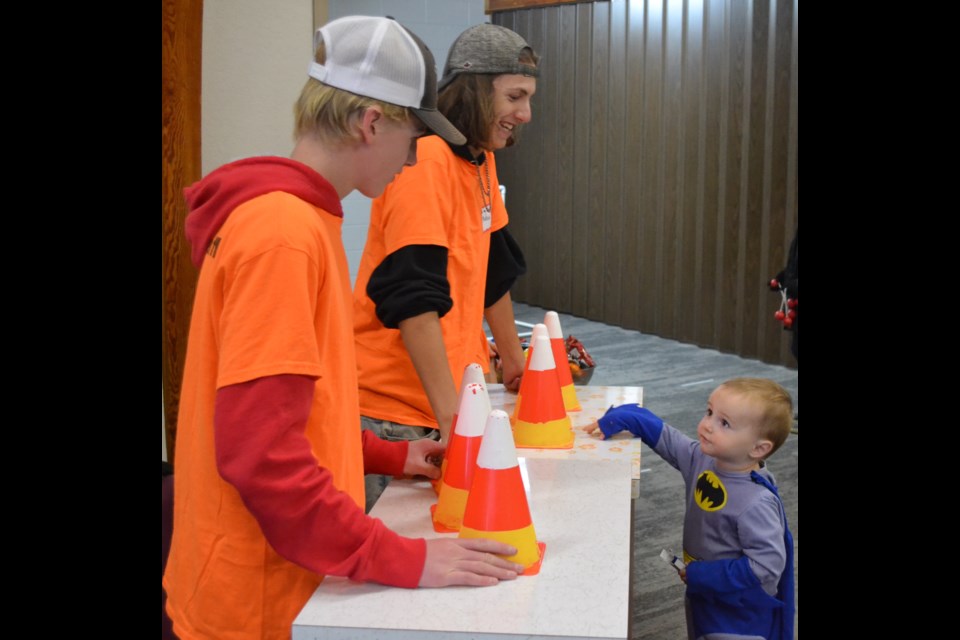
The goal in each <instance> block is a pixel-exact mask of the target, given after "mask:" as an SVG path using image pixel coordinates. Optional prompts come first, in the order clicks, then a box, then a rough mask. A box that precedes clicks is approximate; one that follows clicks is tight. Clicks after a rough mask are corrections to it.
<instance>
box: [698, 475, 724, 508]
mask: <svg viewBox="0 0 960 640" xmlns="http://www.w3.org/2000/svg"><path fill="white" fill-rule="evenodd" d="M693 499H694V500H696V501H697V506H698V507H700V508H701V509H703V510H704V511H719V510H720V509H723V507H724V506H725V505H726V504H727V488H726V487H725V486H723V483H722V482H720V478H718V477H717V474H715V473H714V472H713V471H704V472H703V473H701V474H700V475H699V477H697V487H696V489H695V490H694V492H693Z"/></svg>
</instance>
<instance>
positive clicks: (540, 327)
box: [510, 323, 547, 422]
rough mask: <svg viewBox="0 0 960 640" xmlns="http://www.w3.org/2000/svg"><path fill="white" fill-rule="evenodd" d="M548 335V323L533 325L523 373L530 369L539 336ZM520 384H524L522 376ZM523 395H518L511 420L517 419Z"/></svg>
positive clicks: (525, 373)
mask: <svg viewBox="0 0 960 640" xmlns="http://www.w3.org/2000/svg"><path fill="white" fill-rule="evenodd" d="M546 335H547V325H545V324H543V323H540V324H535V325H533V333H532V334H531V335H530V346H529V347H527V361H526V362H525V363H524V365H523V375H524V376H526V375H527V371H528V370H529V369H530V358H531V357H533V345H534V344H535V343H536V341H537V338H539V337H540V336H546ZM520 386H521V387H522V386H523V382H522V378H521V382H520ZM521 397H522V395H520V394H518V395H517V404H516V405H515V406H514V407H513V414H512V415H511V416H510V422H515V421H516V419H517V414H518V412H519V411H520V398H521Z"/></svg>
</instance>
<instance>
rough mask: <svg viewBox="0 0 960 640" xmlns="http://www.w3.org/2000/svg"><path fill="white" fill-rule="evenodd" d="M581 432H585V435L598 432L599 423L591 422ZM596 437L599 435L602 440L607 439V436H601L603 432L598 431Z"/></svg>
mask: <svg viewBox="0 0 960 640" xmlns="http://www.w3.org/2000/svg"><path fill="white" fill-rule="evenodd" d="M583 430H584V431H586V432H587V433H595V432H596V431H599V430H600V423H598V422H596V421H594V422H591V423H590V424H588V425H587V426H585V427H583ZM597 435H599V436H600V437H601V438H603V439H604V440H606V439H607V436H605V435H603V431H600V433H598V434H597Z"/></svg>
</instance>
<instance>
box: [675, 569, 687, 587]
mask: <svg viewBox="0 0 960 640" xmlns="http://www.w3.org/2000/svg"><path fill="white" fill-rule="evenodd" d="M677 573H679V574H680V579H681V580H683V584H687V570H686V569H680V570H679V571H678V572H677Z"/></svg>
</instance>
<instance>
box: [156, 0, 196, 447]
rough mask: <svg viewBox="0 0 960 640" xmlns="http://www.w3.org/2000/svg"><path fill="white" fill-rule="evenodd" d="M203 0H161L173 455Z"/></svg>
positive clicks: (164, 296)
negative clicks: (186, 198) (185, 192)
mask: <svg viewBox="0 0 960 640" xmlns="http://www.w3.org/2000/svg"><path fill="white" fill-rule="evenodd" d="M202 31H203V1H202V0H163V20H162V32H161V35H162V54H161V69H162V91H161V113H162V125H161V131H162V143H161V165H162V166H161V175H162V189H161V192H160V209H161V213H162V228H161V244H162V254H161V276H162V283H161V325H162V338H163V340H162V342H163V344H162V350H161V354H162V363H161V377H162V385H163V405H164V416H165V418H166V428H167V459H168V460H169V461H170V462H173V460H174V454H175V451H174V443H175V436H176V428H177V412H178V406H179V404H180V384H181V381H182V379H183V364H184V360H185V358H186V349H187V331H188V329H189V327H190V311H191V309H192V307H193V294H194V291H195V289H196V282H197V270H196V269H195V268H194V266H193V264H192V263H191V262H190V248H189V245H188V244H187V241H186V238H185V237H184V233H183V225H184V220H185V218H186V214H187V211H186V203H185V202H184V199H183V188H184V187H186V186H187V185H189V184H191V183H193V182H194V181H196V180H198V179H199V178H200V173H201V169H200V166H201V165H200V54H201V37H202Z"/></svg>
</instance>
